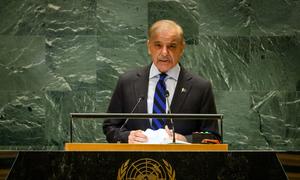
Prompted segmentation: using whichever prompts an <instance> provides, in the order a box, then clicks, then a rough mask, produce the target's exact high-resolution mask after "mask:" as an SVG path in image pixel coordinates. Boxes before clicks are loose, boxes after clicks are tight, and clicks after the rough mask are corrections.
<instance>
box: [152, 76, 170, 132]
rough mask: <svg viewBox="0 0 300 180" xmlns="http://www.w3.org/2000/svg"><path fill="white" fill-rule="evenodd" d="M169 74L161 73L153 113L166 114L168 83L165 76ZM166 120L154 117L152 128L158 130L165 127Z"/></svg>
mask: <svg viewBox="0 0 300 180" xmlns="http://www.w3.org/2000/svg"><path fill="white" fill-rule="evenodd" d="M166 77H167V74H165V73H162V74H160V75H159V80H158V82H157V84H156V88H155V93H154V101H153V114H165V113H166V96H165V94H166V84H165V78H166ZM165 122H166V120H165V119H161V118H160V119H159V118H153V119H152V129H153V130H157V129H161V128H164V125H165Z"/></svg>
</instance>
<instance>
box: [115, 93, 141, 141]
mask: <svg viewBox="0 0 300 180" xmlns="http://www.w3.org/2000/svg"><path fill="white" fill-rule="evenodd" d="M143 100H144V96H140V97H139V98H138V100H137V103H136V104H135V105H134V106H133V108H132V110H131V112H130V113H133V112H134V111H135V109H136V108H137V107H138V105H139V104H140V103H141V102H142V101H143ZM128 121H129V118H127V119H126V120H125V122H124V123H123V124H122V126H121V127H120V129H119V131H118V133H119V134H120V132H121V131H122V129H123V128H124V126H125V125H126V124H127V122H128ZM117 142H118V143H120V139H119V137H118V141H117Z"/></svg>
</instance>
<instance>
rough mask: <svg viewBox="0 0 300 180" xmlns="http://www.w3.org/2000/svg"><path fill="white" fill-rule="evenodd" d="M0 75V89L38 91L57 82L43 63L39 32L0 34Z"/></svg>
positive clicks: (43, 46)
mask: <svg viewBox="0 0 300 180" xmlns="http://www.w3.org/2000/svg"><path fill="white" fill-rule="evenodd" d="M0 76H1V78H0V84H1V86H0V91H39V90H43V89H46V88H48V87H51V86H53V84H56V82H61V81H60V80H58V78H57V77H56V76H55V75H54V74H52V73H51V71H50V69H49V67H48V65H47V64H46V61H45V37H43V36H4V35H3V36H0ZM2 103H4V102H0V104H2Z"/></svg>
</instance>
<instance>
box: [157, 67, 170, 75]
mask: <svg viewBox="0 0 300 180" xmlns="http://www.w3.org/2000/svg"><path fill="white" fill-rule="evenodd" d="M157 69H158V70H159V72H161V73H165V72H168V71H169V70H170V69H171V67H170V66H159V67H157Z"/></svg>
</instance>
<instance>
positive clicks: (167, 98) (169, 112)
mask: <svg viewBox="0 0 300 180" xmlns="http://www.w3.org/2000/svg"><path fill="white" fill-rule="evenodd" d="M169 96H170V93H169V91H168V90H166V94H165V97H166V101H167V106H168V111H167V112H166V114H172V113H171V106H170V102H169ZM170 121H171V125H172V133H173V143H174V144H176V139H175V126H174V122H173V118H171V119H170Z"/></svg>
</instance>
